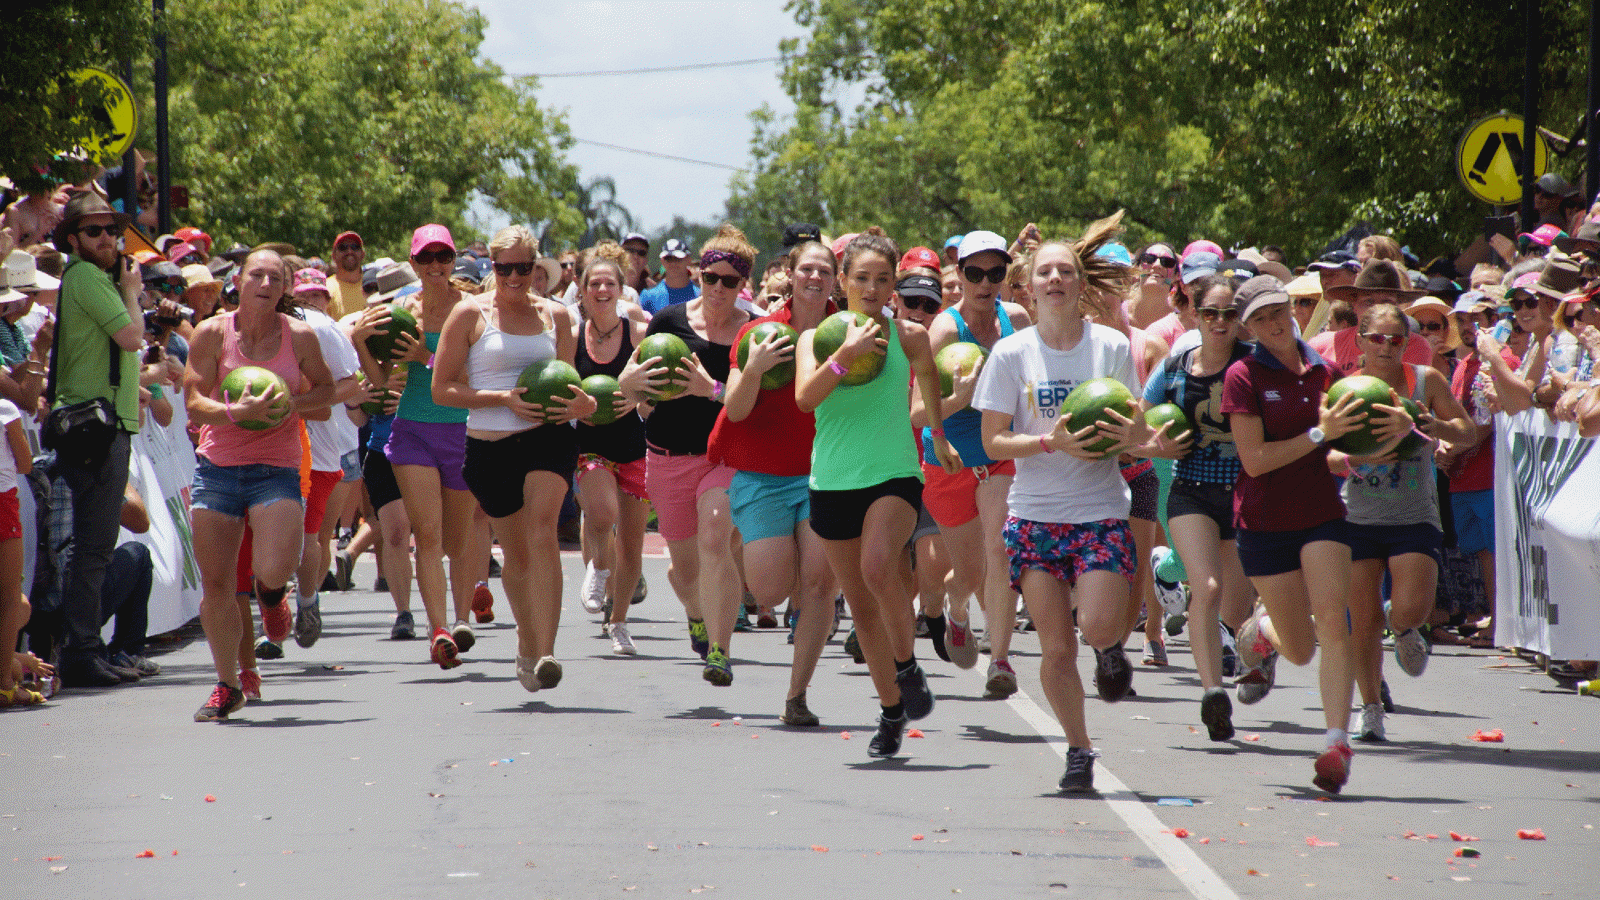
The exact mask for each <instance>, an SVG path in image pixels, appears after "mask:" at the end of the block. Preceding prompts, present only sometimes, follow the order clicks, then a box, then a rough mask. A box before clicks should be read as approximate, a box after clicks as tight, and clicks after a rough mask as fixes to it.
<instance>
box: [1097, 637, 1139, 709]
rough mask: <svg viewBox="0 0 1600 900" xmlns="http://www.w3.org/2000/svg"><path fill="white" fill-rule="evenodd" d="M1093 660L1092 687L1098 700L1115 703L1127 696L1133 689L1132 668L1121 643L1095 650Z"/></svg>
mask: <svg viewBox="0 0 1600 900" xmlns="http://www.w3.org/2000/svg"><path fill="white" fill-rule="evenodd" d="M1094 660H1095V662H1094V686H1095V690H1097V691H1099V692H1100V699H1101V700H1104V701H1105V702H1107V703H1115V702H1117V701H1118V700H1121V699H1122V698H1123V697H1126V696H1128V689H1129V688H1131V687H1133V666H1132V665H1130V664H1129V663H1128V654H1127V652H1126V651H1124V650H1123V649H1122V642H1120V641H1118V642H1117V643H1115V644H1112V645H1111V646H1110V647H1108V648H1106V649H1104V650H1096V651H1095V652H1094Z"/></svg>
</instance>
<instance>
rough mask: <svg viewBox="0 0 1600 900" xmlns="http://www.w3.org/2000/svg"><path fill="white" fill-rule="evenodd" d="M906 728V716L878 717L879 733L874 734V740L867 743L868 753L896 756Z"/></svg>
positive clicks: (879, 755)
mask: <svg viewBox="0 0 1600 900" xmlns="http://www.w3.org/2000/svg"><path fill="white" fill-rule="evenodd" d="M905 730H906V718H905V716H901V717H900V718H898V719H890V718H887V717H885V716H879V717H878V733H877V734H875V735H873V736H872V741H871V742H870V743H868V744H867V755H868V756H876V757H879V758H882V757H886V756H894V755H895V754H896V753H899V752H900V737H901V735H903V734H904V733H905Z"/></svg>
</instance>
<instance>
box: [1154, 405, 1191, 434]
mask: <svg viewBox="0 0 1600 900" xmlns="http://www.w3.org/2000/svg"><path fill="white" fill-rule="evenodd" d="M1168 422H1171V423H1172V427H1171V428H1168V429H1167V437H1168V438H1169V439H1174V440H1175V439H1177V437H1178V436H1179V435H1181V434H1183V433H1184V432H1185V431H1192V430H1194V426H1193V425H1190V424H1189V417H1188V416H1186V415H1184V414H1183V407H1181V406H1179V405H1178V404H1176V403H1160V404H1157V405H1155V406H1152V407H1150V408H1149V409H1147V410H1145V411H1144V423H1145V424H1146V425H1149V426H1150V430H1151V431H1160V430H1161V426H1163V425H1165V424H1167V423H1168Z"/></svg>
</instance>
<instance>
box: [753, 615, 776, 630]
mask: <svg viewBox="0 0 1600 900" xmlns="http://www.w3.org/2000/svg"><path fill="white" fill-rule="evenodd" d="M756 627H757V628H777V627H778V617H777V616H775V615H773V614H772V613H761V614H760V615H757V616H756Z"/></svg>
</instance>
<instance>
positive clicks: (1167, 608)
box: [1150, 547, 1188, 619]
mask: <svg viewBox="0 0 1600 900" xmlns="http://www.w3.org/2000/svg"><path fill="white" fill-rule="evenodd" d="M1171 552H1172V550H1171V549H1169V548H1167V547H1155V548H1153V549H1151V551H1150V571H1151V573H1152V578H1153V579H1154V581H1155V586H1156V599H1157V600H1159V601H1161V609H1162V611H1163V612H1165V613H1166V614H1167V618H1168V619H1171V618H1174V617H1176V616H1181V615H1184V613H1185V612H1187V607H1188V598H1186V597H1185V596H1184V593H1183V585H1182V584H1181V583H1179V582H1173V581H1163V580H1161V577H1160V576H1157V575H1154V574H1153V573H1154V572H1155V570H1156V568H1157V567H1159V566H1160V565H1161V564H1162V563H1163V562H1165V561H1166V558H1167V554H1169V553H1171Z"/></svg>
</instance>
